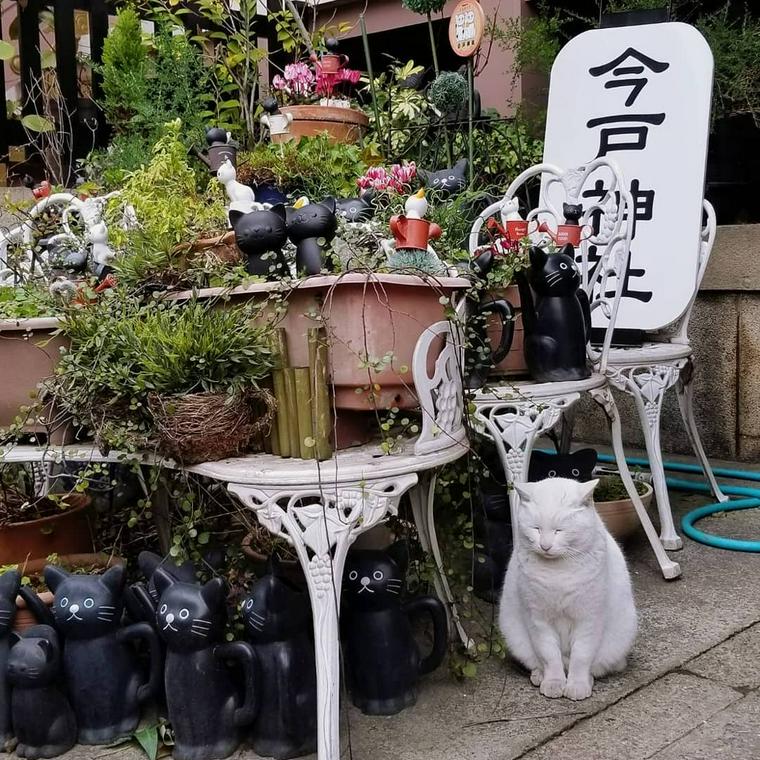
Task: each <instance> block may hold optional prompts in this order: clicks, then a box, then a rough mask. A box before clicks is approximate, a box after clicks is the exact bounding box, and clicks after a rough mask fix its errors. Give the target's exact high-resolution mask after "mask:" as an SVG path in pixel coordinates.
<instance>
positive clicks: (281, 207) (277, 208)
mask: <svg viewBox="0 0 760 760" xmlns="http://www.w3.org/2000/svg"><path fill="white" fill-rule="evenodd" d="M269 210H270V211H271V212H272V213H273V214H277V216H279V217H280V219H282V221H283V222H284V221H285V217H286V216H287V213H286V211H285V204H284V203H275V204H274V206H272V208H270V209H269ZM231 213H232V212H231V211H230V214H231Z"/></svg>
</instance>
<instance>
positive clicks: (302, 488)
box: [0, 322, 468, 760]
mask: <svg viewBox="0 0 760 760" xmlns="http://www.w3.org/2000/svg"><path fill="white" fill-rule="evenodd" d="M441 345H443V348H441ZM432 352H435V353H436V356H437V358H435V360H434V361H431V362H428V357H429V355H430V354H431V353H432ZM461 357H462V343H461V340H460V336H459V332H458V330H456V329H455V328H454V327H453V326H452V325H451V324H450V323H449V322H438V323H436V324H435V325H433V326H431V327H430V328H428V329H427V330H426V332H425V333H424V334H423V335H422V337H421V338H420V339H419V341H418V343H417V347H416V350H415V353H414V359H413V372H414V379H415V386H416V392H417V395H418V397H419V400H420V407H421V409H422V413H423V419H422V432H421V433H420V435H419V437H418V438H416V439H414V440H409V441H407V442H405V443H403V444H400V445H399V446H398V447H397V448H396V449H395V450H394V451H393V453H391V454H385V453H384V452H383V451H382V449H381V448H380V447H379V445H377V444H368V445H365V446H360V447H357V448H352V449H345V450H342V451H338V452H336V453H335V454H334V456H333V457H332V458H331V459H329V460H326V461H323V462H317V461H313V460H302V459H284V458H282V457H276V456H273V455H271V454H255V455H250V456H246V457H240V458H234V459H227V460H222V461H218V462H206V463H203V464H198V465H193V466H189V467H185V468H183V469H184V471H186V472H192V473H195V474H197V475H201V476H205V477H209V478H213V479H214V480H217V481H220V482H222V483H225V484H226V486H227V489H228V490H229V491H230V493H232V494H234V495H235V496H236V497H237V498H238V499H240V501H241V502H242V503H243V504H244V505H245V506H246V507H248V508H249V509H251V510H252V511H253V512H254V514H255V515H256V517H257V519H258V520H259V522H260V523H261V524H262V525H263V526H264V527H266V528H267V529H269V530H270V531H272V532H273V533H274V534H276V535H278V536H280V537H282V538H284V539H285V540H287V541H288V542H289V543H290V544H291V545H292V546H293V548H294V550H295V552H296V554H297V556H298V560H299V562H300V564H301V566H302V568H303V571H304V576H305V577H306V582H307V586H308V590H309V595H310V597H311V604H312V614H313V621H314V643H315V651H316V662H317V695H318V700H317V704H318V715H317V733H318V757H319V760H339V757H340V640H339V628H338V617H339V609H340V592H341V584H342V577H343V568H344V564H345V560H346V555H347V553H348V550H349V548H350V546H351V544H352V543H353V542H354V540H355V539H356V538H357V537H358V536H359V535H360V534H361V533H363V532H365V531H367V530H369V529H370V528H372V527H373V526H375V525H377V524H378V523H380V522H382V521H383V520H384V519H386V518H387V517H389V516H391V515H394V514H396V513H397V511H398V507H399V501H400V499H401V497H402V496H403V495H404V494H405V493H407V492H409V495H410V499H411V503H412V507H413V512H414V516H415V521H416V523H417V528H418V532H419V536H420V541H421V543H422V545H423V548H424V549H425V550H426V551H430V552H431V553H432V555H433V557H434V560H435V563H436V568H437V570H438V573H437V579H436V591H437V592H438V594H439V596H440V597H441V599H442V600H443V601H444V602H446V603H447V609H448V610H449V613H450V615H451V620H452V623H453V624H454V625H455V626H456V630H457V632H458V634H459V636H460V637H461V638H462V640H463V641H464V642H467V641H468V638H467V634H466V633H465V631H464V629H463V628H462V626H461V624H460V622H459V620H458V617H457V615H456V610H455V608H454V605H453V600H452V596H451V592H450V590H449V587H448V584H447V582H446V577H445V574H444V573H443V572H442V562H441V556H440V552H439V550H438V545H437V542H436V540H435V532H434V529H433V510H432V500H433V492H434V486H435V477H436V476H435V470H436V468H438V467H441V466H442V465H444V464H447V463H449V462H452V461H454V460H456V459H458V458H459V457H461V456H463V455H464V454H465V453H466V452H467V439H466V435H465V428H464V425H463V420H462V410H463V404H462V382H461ZM431 358H432V357H431ZM428 366H431V367H432V368H433V371H432V374H431V373H430V372H428ZM124 457H125V455H124V453H123V452H121V453H119V452H111V453H110V454H109V455H102V454H101V453H100V452H99V451H98V450H97V449H96V448H93V447H91V446H65V447H49V448H43V447H33V446H16V447H13V448H11V449H9V450H7V451H6V452H4V453H3V454H2V456H0V461H2V462H30V461H38V462H43V463H54V462H61V461H71V462H78V461H86V462H87V461H101V462H104V461H106V462H108V461H110V462H118V461H123V460H124ZM130 458H131V460H132V461H134V457H130ZM138 461H139V462H140V463H141V464H145V465H150V464H154V463H157V462H156V458H155V457H154V456H152V455H143V456H141V457H139V458H138ZM162 463H163V464H164V465H168V466H172V463H171V462H166V461H163V462H162Z"/></svg>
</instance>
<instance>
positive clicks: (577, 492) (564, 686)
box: [499, 478, 637, 699]
mask: <svg viewBox="0 0 760 760" xmlns="http://www.w3.org/2000/svg"><path fill="white" fill-rule="evenodd" d="M598 482H599V481H597V480H592V481H590V482H588V483H579V482H577V481H575V480H568V479H566V478H549V479H548V480H543V481H541V482H540V483H522V484H519V485H518V484H516V485H515V488H516V490H517V493H518V495H519V497H520V503H519V507H518V515H517V526H518V538H517V544H516V547H515V550H514V551H513V553H512V558H511V560H510V562H509V567H508V568H507V576H506V579H505V581H504V589H503V591H502V598H501V608H500V610H499V626H500V628H501V631H502V633H503V634H504V639H505V641H506V643H507V647H508V648H509V651H510V653H511V654H512V656H513V657H514V658H515V659H517V660H518V661H519V662H521V663H522V664H523V665H524V666H525V667H526V668H528V670H530V680H531V682H532V683H533V685H534V686H539V687H540V690H541V694H543V695H544V696H545V697H552V698H554V697H568V698H569V699H586V698H587V697H590V696H591V690H592V688H593V686H594V678H599V677H601V676H604V675H606V674H608V673H616V672H619V671H621V670H623V669H624V668H625V666H626V657H627V656H628V653H629V652H630V650H631V647H632V646H633V641H634V639H635V637H636V628H637V618H636V607H635V606H634V603H633V592H632V589H631V579H630V577H629V575H628V568H627V567H626V564H625V558H624V557H623V553H622V552H621V551H620V547H619V546H618V545H617V543H615V540H614V539H613V538H612V536H611V535H610V534H609V533H608V532H607V529H606V528H605V527H604V524H603V523H602V521H601V519H600V517H599V515H598V514H597V512H596V509H595V508H594V501H593V495H594V488H595V487H596V485H597V483H598Z"/></svg>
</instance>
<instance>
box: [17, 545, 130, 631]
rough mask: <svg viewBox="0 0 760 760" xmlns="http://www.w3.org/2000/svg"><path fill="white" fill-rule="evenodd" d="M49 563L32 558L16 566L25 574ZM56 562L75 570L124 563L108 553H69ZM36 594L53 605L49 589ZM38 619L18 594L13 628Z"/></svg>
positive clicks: (37, 572) (46, 604)
mask: <svg viewBox="0 0 760 760" xmlns="http://www.w3.org/2000/svg"><path fill="white" fill-rule="evenodd" d="M47 564H49V562H48V561H47V559H38V560H32V561H30V562H26V563H21V564H19V566H18V569H19V572H21V573H24V574H25V575H38V574H41V573H42V571H43V570H44V568H45V565H47ZM57 564H59V565H60V566H61V567H64V568H66V569H67V570H76V569H78V568H89V567H94V568H96V569H97V570H101V571H102V570H107V569H108V568H109V567H113V566H114V565H124V564H125V561H124V559H123V558H122V557H115V556H113V555H110V554H103V553H97V554H69V555H64V556H61V557H59V558H58V561H57ZM37 596H39V598H40V600H41V601H42V603H43V604H44V605H45V606H46V607H52V606H53V594H52V592H50V591H40V592H38V594H37ZM38 622H39V621H38V620H37V618H36V617H35V616H34V615H33V613H32V611H31V610H30V609H29V608H28V607H27V605H26V602H25V601H24V600H23V599H22V598H21V597H20V596H19V597H17V598H16V618H15V620H14V622H13V630H14V631H16V632H17V633H20V632H21V631H24V630H26V629H27V628H30V627H31V626H33V625H37V623H38Z"/></svg>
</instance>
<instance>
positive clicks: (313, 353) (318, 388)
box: [308, 327, 332, 461]
mask: <svg viewBox="0 0 760 760" xmlns="http://www.w3.org/2000/svg"><path fill="white" fill-rule="evenodd" d="M308 340H309V372H310V375H311V383H312V387H311V412H312V430H313V431H314V432H313V437H314V455H315V457H316V458H317V459H319V460H320V461H321V460H324V459H329V458H330V457H331V456H332V446H331V445H330V427H331V424H330V423H331V418H330V392H329V388H328V385H327V343H326V342H325V339H324V333H323V332H322V330H321V329H320V328H318V327H311V328H309V331H308Z"/></svg>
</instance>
